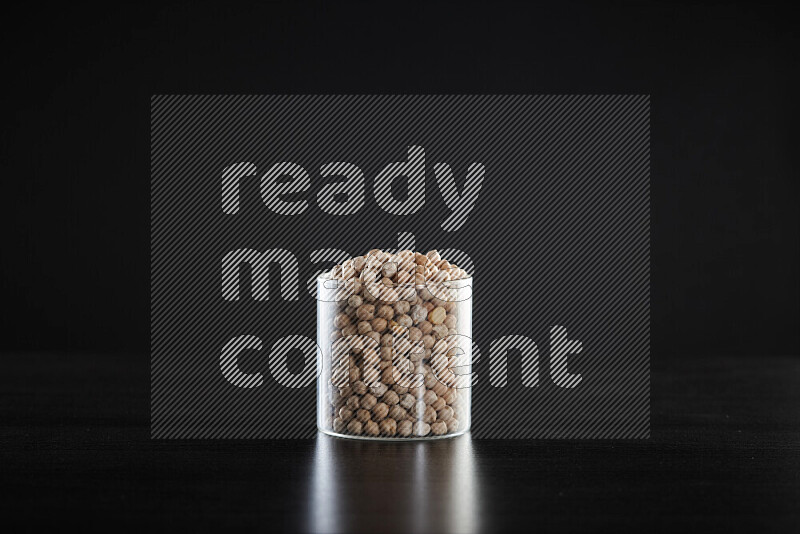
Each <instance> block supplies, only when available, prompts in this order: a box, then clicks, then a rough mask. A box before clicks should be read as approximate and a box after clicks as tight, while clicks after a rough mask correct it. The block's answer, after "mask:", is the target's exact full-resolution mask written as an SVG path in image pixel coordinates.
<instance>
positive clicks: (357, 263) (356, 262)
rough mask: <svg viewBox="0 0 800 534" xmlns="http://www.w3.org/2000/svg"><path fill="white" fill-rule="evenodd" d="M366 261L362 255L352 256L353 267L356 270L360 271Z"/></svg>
mask: <svg viewBox="0 0 800 534" xmlns="http://www.w3.org/2000/svg"><path fill="white" fill-rule="evenodd" d="M366 263H367V260H366V258H365V257H364V256H358V257H355V258H353V268H354V269H355V270H356V271H361V270H362V269H364V265H365V264H366Z"/></svg>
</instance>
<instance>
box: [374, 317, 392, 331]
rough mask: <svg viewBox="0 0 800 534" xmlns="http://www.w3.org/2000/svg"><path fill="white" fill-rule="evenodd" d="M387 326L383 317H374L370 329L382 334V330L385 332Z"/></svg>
mask: <svg viewBox="0 0 800 534" xmlns="http://www.w3.org/2000/svg"><path fill="white" fill-rule="evenodd" d="M387 326H388V323H387V322H386V319H384V318H383V317H376V318H375V319H373V320H372V329H373V330H375V331H376V332H379V333H382V332H383V331H384V330H386V327H387Z"/></svg>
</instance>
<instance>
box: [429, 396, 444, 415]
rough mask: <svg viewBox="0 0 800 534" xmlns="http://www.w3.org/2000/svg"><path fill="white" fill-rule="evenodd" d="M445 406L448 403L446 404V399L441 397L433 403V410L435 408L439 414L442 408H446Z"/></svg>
mask: <svg viewBox="0 0 800 534" xmlns="http://www.w3.org/2000/svg"><path fill="white" fill-rule="evenodd" d="M445 406H447V403H446V402H444V399H443V398H441V397H439V398H438V399H436V400H435V401H433V402H432V403H431V408H433V409H434V410H436V412H437V413H438V412H439V410H441V409H442V408H444V407H445Z"/></svg>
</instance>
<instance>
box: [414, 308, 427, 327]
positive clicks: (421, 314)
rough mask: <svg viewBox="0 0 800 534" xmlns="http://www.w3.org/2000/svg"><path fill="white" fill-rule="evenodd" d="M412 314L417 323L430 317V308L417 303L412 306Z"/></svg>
mask: <svg viewBox="0 0 800 534" xmlns="http://www.w3.org/2000/svg"><path fill="white" fill-rule="evenodd" d="M410 316H411V319H412V320H413V321H414V322H415V323H419V322H421V321H424V320H426V319H427V318H428V310H427V309H426V308H425V306H420V305H416V306H414V307H413V308H411V312H410Z"/></svg>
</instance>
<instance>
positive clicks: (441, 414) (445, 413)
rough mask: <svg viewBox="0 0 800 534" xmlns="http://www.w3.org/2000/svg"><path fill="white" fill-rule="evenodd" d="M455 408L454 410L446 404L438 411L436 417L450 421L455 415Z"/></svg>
mask: <svg viewBox="0 0 800 534" xmlns="http://www.w3.org/2000/svg"><path fill="white" fill-rule="evenodd" d="M455 413H456V412H455V410H453V409H452V408H451V407H450V406H445V407H444V408H442V409H441V410H439V411H438V412H436V418H437V419H439V420H441V421H445V422H446V421H449V420H450V419H452V418H453V416H454V415H455Z"/></svg>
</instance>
